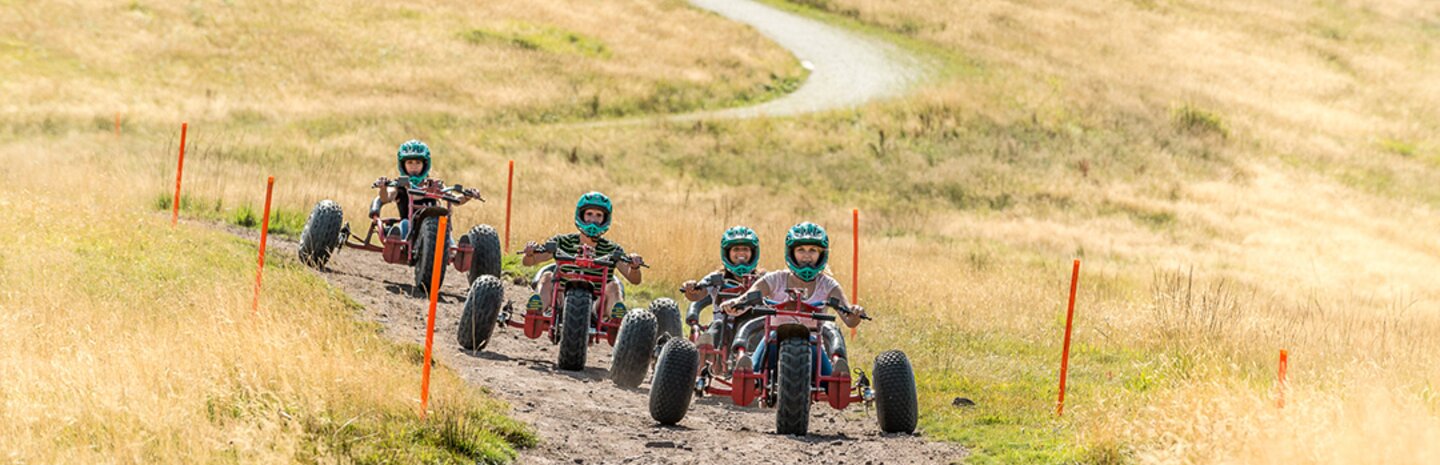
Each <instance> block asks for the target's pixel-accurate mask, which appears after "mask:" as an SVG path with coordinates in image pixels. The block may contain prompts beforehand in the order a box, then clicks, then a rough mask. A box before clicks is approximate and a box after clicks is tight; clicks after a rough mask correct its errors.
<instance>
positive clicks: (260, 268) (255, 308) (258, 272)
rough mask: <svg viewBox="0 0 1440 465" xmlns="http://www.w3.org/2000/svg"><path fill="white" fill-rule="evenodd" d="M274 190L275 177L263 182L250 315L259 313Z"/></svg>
mask: <svg viewBox="0 0 1440 465" xmlns="http://www.w3.org/2000/svg"><path fill="white" fill-rule="evenodd" d="M274 189H275V177H274V176H271V177H270V178H269V179H266V180H265V214H264V217H263V219H261V220H260V259H259V262H258V263H256V264H255V301H254V302H251V303H250V314H251V315H254V314H258V313H260V277H261V276H262V275H263V274H264V273H265V239H267V238H269V237H270V193H271V192H272V191H274Z"/></svg>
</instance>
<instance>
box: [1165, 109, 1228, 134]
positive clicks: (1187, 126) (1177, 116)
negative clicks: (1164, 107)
mask: <svg viewBox="0 0 1440 465" xmlns="http://www.w3.org/2000/svg"><path fill="white" fill-rule="evenodd" d="M1170 120H1171V122H1172V123H1173V124H1174V125H1175V128H1176V129H1178V130H1180V131H1182V132H1186V133H1190V134H1196V135H1210V136H1218V137H1220V138H1221V139H1225V138H1228V137H1230V130H1229V129H1228V128H1227V127H1226V125H1225V121H1224V120H1223V119H1221V118H1220V115H1219V114H1217V113H1215V112H1212V111H1209V110H1205V109H1203V108H1200V107H1197V106H1195V105H1194V104H1190V103H1186V104H1183V105H1180V106H1178V107H1175V108H1174V109H1173V110H1171V111H1170Z"/></svg>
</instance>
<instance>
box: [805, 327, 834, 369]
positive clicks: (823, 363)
mask: <svg viewBox="0 0 1440 465" xmlns="http://www.w3.org/2000/svg"><path fill="white" fill-rule="evenodd" d="M816 342H817V341H816V340H815V336H810V344H811V347H814V348H815V360H816V361H819V362H820V376H830V373H832V372H834V371H835V367H834V365H831V364H830V357H826V356H825V351H824V350H822V348H821V347H820V344H817V343H816Z"/></svg>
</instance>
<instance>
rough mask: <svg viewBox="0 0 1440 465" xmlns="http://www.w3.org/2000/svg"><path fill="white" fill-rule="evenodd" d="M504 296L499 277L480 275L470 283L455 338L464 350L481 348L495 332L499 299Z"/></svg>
mask: <svg viewBox="0 0 1440 465" xmlns="http://www.w3.org/2000/svg"><path fill="white" fill-rule="evenodd" d="M504 297H505V290H504V286H503V285H502V284H501V283H500V278H496V277H494V276H482V277H481V278H480V279H479V280H476V281H475V282H474V283H472V284H471V285H470V293H469V294H467V295H466V296H465V313H463V314H461V315H460V328H459V330H458V331H456V338H457V339H458V340H459V341H458V342H460V347H462V348H464V349H465V350H481V349H484V348H485V346H486V345H487V344H489V343H490V336H491V335H492V334H494V333H495V324H496V323H495V318H496V315H498V314H499V313H500V300H501V299H503V298H504Z"/></svg>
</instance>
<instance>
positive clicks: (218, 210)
mask: <svg viewBox="0 0 1440 465" xmlns="http://www.w3.org/2000/svg"><path fill="white" fill-rule="evenodd" d="M174 198H175V197H174V195H173V194H166V193H161V194H156V195H155V197H153V199H152V200H151V202H150V206H151V207H152V208H154V209H155V210H157V211H167V212H168V211H172V209H171V205H172V202H174ZM263 214H264V212H263V211H260V210H257V209H256V208H255V207H252V206H250V205H248V204H241V205H235V206H227V205H226V204H225V202H224V201H223V200H221V199H210V198H205V197H197V196H192V195H189V194H181V195H180V216H183V217H186V218H192V219H200V220H206V221H216V222H222V223H226V224H231V225H235V226H239V227H242V228H245V229H254V230H257V231H258V230H259V229H260V224H261V222H262V221H263V220H264V218H263V217H262V215H263ZM308 217H309V215H308V213H306V212H301V211H298V210H289V209H284V208H275V207H273V206H272V207H271V208H270V233H271V234H278V235H280V236H283V237H287V238H291V239H295V238H299V237H300V232H301V231H304V230H305V220H306V219H308Z"/></svg>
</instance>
